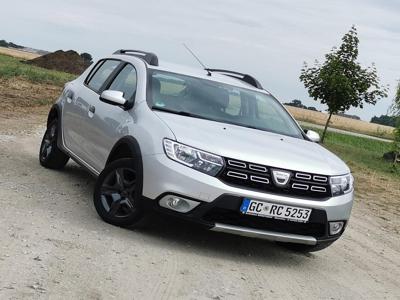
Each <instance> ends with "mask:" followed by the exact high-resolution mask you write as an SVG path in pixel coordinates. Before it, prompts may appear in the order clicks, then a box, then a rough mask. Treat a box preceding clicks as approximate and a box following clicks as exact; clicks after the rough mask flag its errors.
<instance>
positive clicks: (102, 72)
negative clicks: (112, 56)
mask: <svg viewBox="0 0 400 300" xmlns="http://www.w3.org/2000/svg"><path fill="white" fill-rule="evenodd" d="M119 64H120V61H118V60H106V61H105V62H104V63H103V64H102V65H101V66H100V67H99V68H98V70H97V71H96V73H94V75H93V76H92V78H91V79H90V80H89V82H88V86H89V88H91V89H92V90H93V91H95V92H99V91H100V88H101V87H102V86H103V84H104V82H105V81H106V80H107V78H108V77H109V76H110V75H111V73H112V72H113V71H114V70H115V69H116V68H117V67H118V65H119Z"/></svg>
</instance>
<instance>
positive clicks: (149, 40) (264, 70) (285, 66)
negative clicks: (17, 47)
mask: <svg viewBox="0 0 400 300" xmlns="http://www.w3.org/2000/svg"><path fill="white" fill-rule="evenodd" d="M1 1H2V2H3V1H4V3H2V5H1V11H0V15H1V18H0V39H6V40H7V41H12V42H14V43H17V44H21V45H24V46H28V47H33V48H38V49H43V50H48V51H55V50H58V49H63V50H69V49H73V50H76V51H78V52H89V53H91V54H92V55H93V57H94V58H95V59H99V58H101V57H102V56H105V55H109V54H111V53H112V52H114V51H115V50H117V49H121V48H129V49H141V50H146V51H151V52H154V53H156V54H157V55H158V57H159V59H160V60H165V61H170V62H174V63H180V64H185V65H190V66H195V67H197V66H198V63H197V62H196V61H195V60H194V59H193V57H192V56H191V55H190V54H189V53H188V52H187V50H185V48H184V47H183V46H182V43H186V44H187V45H188V46H189V47H190V48H191V49H192V50H193V51H194V52H195V53H196V54H197V55H198V56H199V57H200V58H201V60H202V61H203V63H204V64H205V65H206V66H207V67H210V68H225V69H230V70H235V71H240V72H243V73H249V74H252V75H253V76H255V77H256V78H257V79H258V80H259V81H260V82H261V83H262V85H263V86H264V88H266V89H267V90H269V91H270V92H272V93H273V94H274V95H275V96H276V97H278V99H279V100H280V101H282V102H290V101H291V100H293V99H300V100H301V101H302V102H303V103H304V104H305V105H307V106H315V107H317V108H318V109H320V110H325V109H326V107H324V106H322V105H320V104H319V103H318V102H316V101H314V100H312V99H311V98H310V97H309V96H308V93H307V90H306V89H305V88H304V86H303V84H302V83H301V82H300V80H299V75H300V70H301V67H302V65H303V62H304V61H306V62H309V63H312V62H313V61H314V60H315V59H318V60H320V61H321V60H323V59H324V55H325V54H326V53H328V52H329V51H330V50H331V49H332V47H334V46H339V45H340V43H341V38H342V36H343V35H344V34H345V33H346V32H347V31H349V30H350V28H351V26H352V25H353V24H354V25H355V26H356V27H357V29H358V33H359V39H360V46H359V61H360V62H361V64H362V65H363V66H370V65H371V63H375V65H376V68H377V70H378V75H379V76H380V78H381V81H382V83H383V84H385V85H386V84H387V85H389V96H388V98H387V99H382V100H380V101H379V102H378V103H377V104H376V105H375V106H373V105H365V106H364V109H351V110H350V111H349V112H348V113H350V114H356V115H358V116H360V117H361V118H362V119H364V120H367V121H369V120H370V119H371V117H373V116H374V115H378V116H379V115H381V114H386V113H387V110H388V107H389V105H390V104H391V101H392V99H393V97H394V93H395V88H396V85H397V82H398V80H399V79H400V18H399V13H400V2H399V1H396V0H381V1H379V0H375V1H373V0H347V1H346V0H335V1H334V0H325V1H321V0H297V1H295V0H251V1H248V0H247V1H246V0H201V1H199V0H160V1H155V0H146V1H136V0H114V1H105V0H85V1H82V0H36V1H22V0H13V1H5V0H1Z"/></svg>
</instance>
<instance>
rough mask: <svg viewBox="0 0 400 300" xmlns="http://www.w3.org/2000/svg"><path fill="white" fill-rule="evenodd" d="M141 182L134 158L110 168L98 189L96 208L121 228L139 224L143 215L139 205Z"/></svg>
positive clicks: (111, 164)
mask: <svg viewBox="0 0 400 300" xmlns="http://www.w3.org/2000/svg"><path fill="white" fill-rule="evenodd" d="M141 180H142V178H141V174H139V172H137V170H136V168H135V160H134V159H129V158H122V159H118V160H116V161H114V162H112V163H110V164H109V165H107V166H106V167H105V168H104V170H103V171H102V172H101V174H100V176H99V177H98V179H97V182H96V186H95V190H94V206H95V208H96V211H97V213H98V214H99V216H100V217H101V218H102V219H103V220H104V221H105V222H107V223H110V224H112V225H116V226H121V227H126V226H131V225H134V224H136V223H137V222H139V220H140V219H141V218H142V215H143V214H142V209H141V208H140V204H139V201H140V197H141V191H140V188H139V187H140V182H141Z"/></svg>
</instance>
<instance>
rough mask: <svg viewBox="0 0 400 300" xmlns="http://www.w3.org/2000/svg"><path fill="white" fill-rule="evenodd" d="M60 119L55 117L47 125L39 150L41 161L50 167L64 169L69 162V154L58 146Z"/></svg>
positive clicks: (43, 164) (44, 165) (46, 166)
mask: <svg viewBox="0 0 400 300" xmlns="http://www.w3.org/2000/svg"><path fill="white" fill-rule="evenodd" d="M57 139H58V120H57V119H54V120H53V121H51V122H50V124H49V125H48V126H47V129H46V132H45V133H44V135H43V139H42V143H41V144H40V150H39V162H40V164H41V165H42V166H43V167H45V168H48V169H56V170H57V169H62V168H63V167H64V166H65V165H66V164H67V162H68V159H69V157H68V155H66V154H65V153H64V152H62V151H61V150H60V148H58V146H57Z"/></svg>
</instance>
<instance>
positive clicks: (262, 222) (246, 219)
mask: <svg viewBox="0 0 400 300" xmlns="http://www.w3.org/2000/svg"><path fill="white" fill-rule="evenodd" d="M203 219H204V220H206V221H208V222H212V223H222V224H229V225H236V226H242V227H246V228H254V229H259V230H270V231H274V232H280V233H291V234H299V235H307V236H313V237H315V238H318V237H324V236H326V232H327V230H326V214H325V212H324V211H320V210H313V211H312V213H311V216H310V220H309V222H308V223H299V222H291V221H284V220H278V219H269V218H263V217H256V216H250V215H244V214H242V213H240V212H239V210H236V211H234V210H229V209H224V208H220V207H214V208H212V209H211V210H210V211H209V212H208V213H207V214H206V215H205V216H204V217H203Z"/></svg>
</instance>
